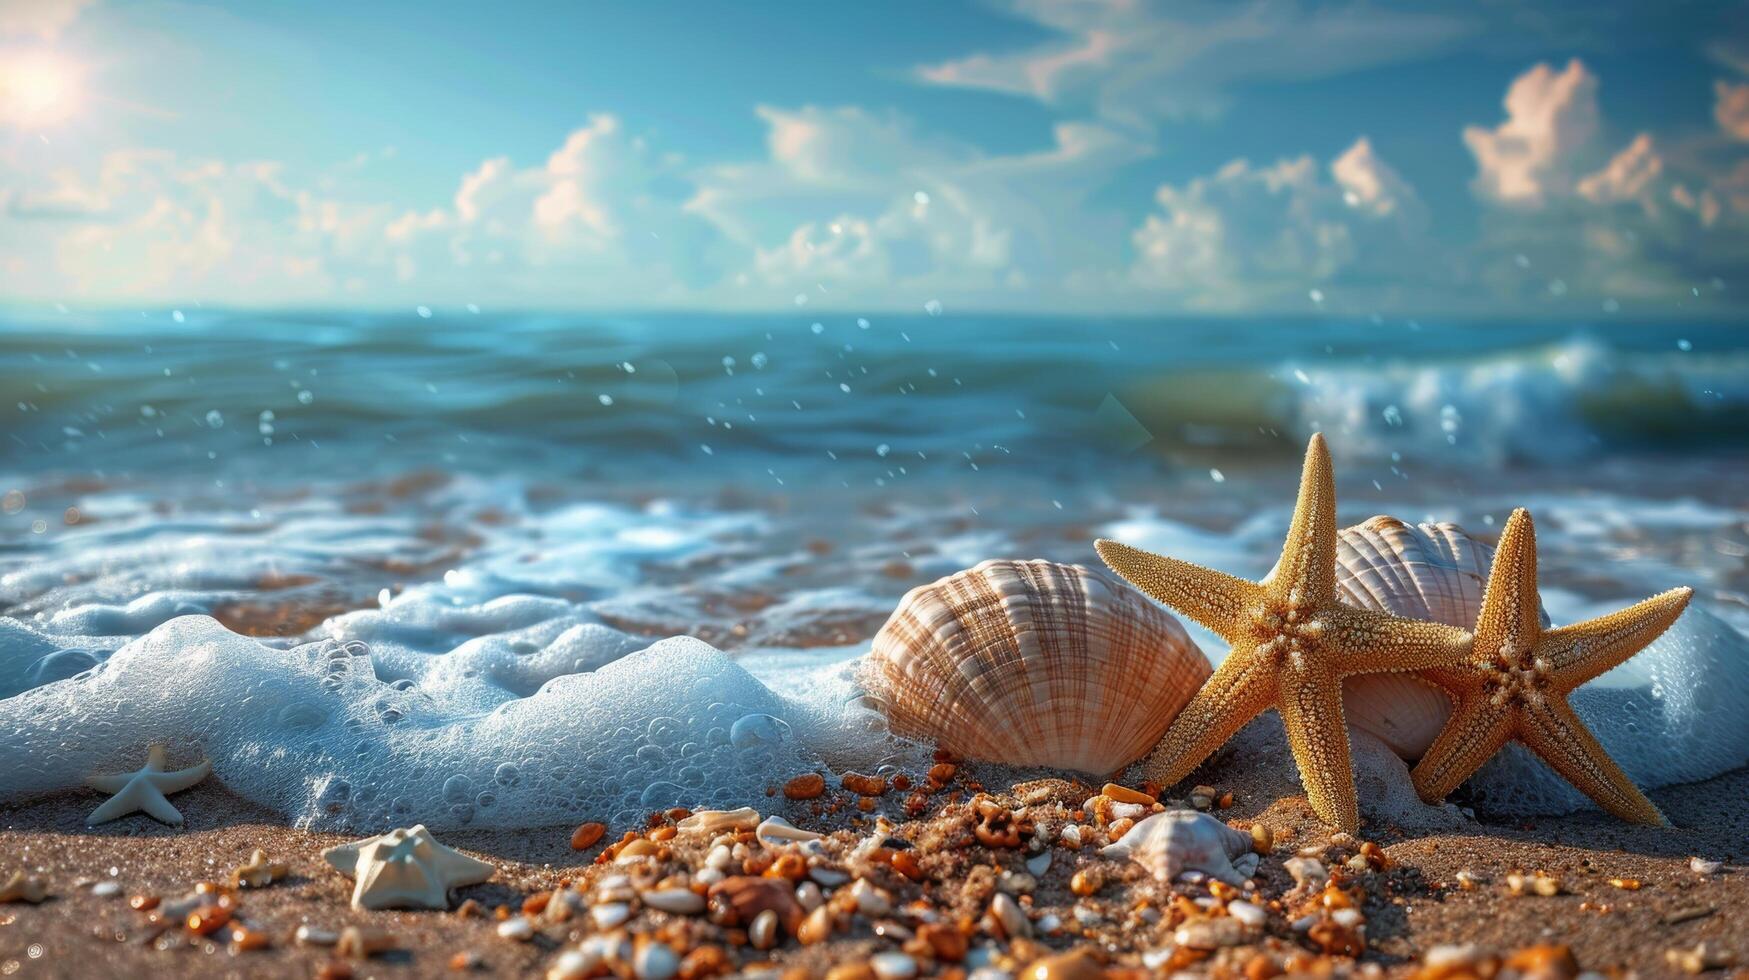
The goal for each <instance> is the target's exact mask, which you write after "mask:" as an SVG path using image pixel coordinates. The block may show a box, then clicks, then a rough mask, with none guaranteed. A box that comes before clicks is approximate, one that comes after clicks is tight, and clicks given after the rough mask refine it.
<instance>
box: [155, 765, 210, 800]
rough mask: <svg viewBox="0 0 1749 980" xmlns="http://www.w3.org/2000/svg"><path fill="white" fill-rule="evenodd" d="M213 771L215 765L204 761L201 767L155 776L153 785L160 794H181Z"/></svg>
mask: <svg viewBox="0 0 1749 980" xmlns="http://www.w3.org/2000/svg"><path fill="white" fill-rule="evenodd" d="M212 771H213V764H212V763H210V762H204V761H203V762H202V763H201V764H200V765H198V766H194V767H192V768H189V769H178V770H176V771H175V772H167V773H163V774H162V775H158V776H153V777H152V785H154V786H156V787H158V790H159V792H162V793H179V792H181V791H183V790H185V789H187V788H189V787H190V786H193V785H194V784H196V783H198V782H200V781H201V780H203V779H205V778H206V777H207V774H208V773H210V772H212Z"/></svg>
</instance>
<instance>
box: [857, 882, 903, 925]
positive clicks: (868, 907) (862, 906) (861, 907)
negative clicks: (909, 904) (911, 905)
mask: <svg viewBox="0 0 1749 980" xmlns="http://www.w3.org/2000/svg"><path fill="white" fill-rule="evenodd" d="M850 897H851V898H854V899H856V910H857V911H858V912H861V913H862V914H863V915H866V916H869V917H870V918H874V917H876V916H882V915H886V914H887V913H888V912H891V911H892V910H893V903H892V901H891V900H890V899H888V898H887V896H886V893H884V892H882V891H881V890H880V889H879V888H876V887H875V886H874V885H871V884H869V883H868V881H867V880H866V879H863V878H858V879H856V884H854V885H851V886H850Z"/></svg>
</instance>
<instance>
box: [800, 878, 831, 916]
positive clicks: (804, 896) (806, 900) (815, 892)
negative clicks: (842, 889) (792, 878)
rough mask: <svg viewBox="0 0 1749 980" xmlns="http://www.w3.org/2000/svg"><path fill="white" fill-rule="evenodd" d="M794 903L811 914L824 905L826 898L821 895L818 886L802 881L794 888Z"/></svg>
mask: <svg viewBox="0 0 1749 980" xmlns="http://www.w3.org/2000/svg"><path fill="white" fill-rule="evenodd" d="M796 902H797V903H798V904H800V905H801V907H802V908H804V909H807V910H808V911H809V912H812V911H814V910H815V909H817V908H819V907H820V906H821V905H824V904H825V903H826V896H825V895H824V894H822V893H821V891H820V886H819V885H816V884H814V883H813V882H811V881H804V882H802V883H801V884H799V885H797V886H796Z"/></svg>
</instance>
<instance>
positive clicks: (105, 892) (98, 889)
mask: <svg viewBox="0 0 1749 980" xmlns="http://www.w3.org/2000/svg"><path fill="white" fill-rule="evenodd" d="M91 894H93V895H96V896H97V897H98V898H114V897H116V896H117V895H120V894H121V883H120V882H117V881H100V882H98V883H97V884H95V885H92V886H91Z"/></svg>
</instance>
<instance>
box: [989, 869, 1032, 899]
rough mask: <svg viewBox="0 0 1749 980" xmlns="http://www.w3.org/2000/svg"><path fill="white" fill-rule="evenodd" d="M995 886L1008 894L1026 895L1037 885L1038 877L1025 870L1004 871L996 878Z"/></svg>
mask: <svg viewBox="0 0 1749 980" xmlns="http://www.w3.org/2000/svg"><path fill="white" fill-rule="evenodd" d="M996 887H997V888H1000V889H1002V890H1003V891H1005V892H1007V893H1008V894H1010V895H1028V894H1031V893H1032V890H1033V889H1034V888H1037V887H1038V879H1037V878H1034V877H1033V876H1032V875H1029V874H1027V873H1026V872H1024V871H1022V872H1018V873H1016V872H1013V871H1004V872H1002V875H1001V877H999V878H998V879H997V880H996Z"/></svg>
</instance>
